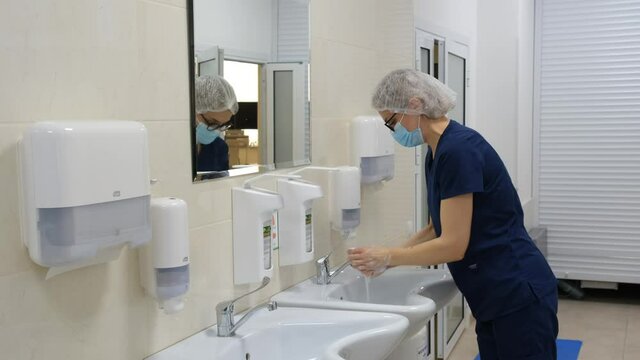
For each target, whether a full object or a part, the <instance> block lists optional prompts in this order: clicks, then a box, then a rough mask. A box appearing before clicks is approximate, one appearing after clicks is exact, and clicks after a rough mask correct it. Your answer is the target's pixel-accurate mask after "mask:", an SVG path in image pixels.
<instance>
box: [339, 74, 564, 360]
mask: <svg viewBox="0 0 640 360" xmlns="http://www.w3.org/2000/svg"><path fill="white" fill-rule="evenodd" d="M372 103H373V107H374V108H375V109H376V110H378V112H379V113H380V116H382V119H383V120H384V121H385V125H386V126H387V127H388V128H389V129H390V131H391V132H392V133H391V134H392V135H393V137H394V139H395V140H396V141H397V142H398V143H400V144H401V145H403V146H406V147H415V146H419V145H422V144H423V143H425V142H426V143H427V144H428V146H429V151H428V153H427V157H426V161H425V174H426V179H427V195H428V199H427V201H428V205H429V214H430V219H429V225H428V226H427V227H426V228H424V229H422V230H421V231H419V232H418V233H416V234H415V235H414V236H412V237H411V238H410V239H409V240H408V241H407V243H406V244H404V246H402V247H397V248H386V247H361V248H355V249H350V250H349V260H350V261H351V264H352V266H354V267H356V268H357V269H359V270H360V271H362V272H363V273H364V274H365V275H367V276H377V275H379V274H380V273H382V272H383V271H384V270H385V269H386V268H387V267H390V266H398V265H421V266H425V265H436V264H441V263H447V264H448V266H449V270H450V271H451V274H452V276H453V279H454V281H455V283H456V285H457V286H458V288H459V289H460V291H461V292H462V294H463V295H464V296H465V298H466V299H467V302H468V303H469V306H470V308H471V311H472V312H473V315H474V316H475V318H476V320H477V322H476V334H477V340H478V347H479V349H480V356H481V358H482V360H493V359H500V360H519V359H523V360H524V359H527V360H534V359H535V360H538V359H540V360H542V359H545V360H546V359H556V342H555V340H556V337H557V334H558V320H557V316H556V313H557V306H558V297H557V284H556V278H555V276H554V274H553V272H552V271H551V268H550V267H549V265H548V263H547V261H546V260H545V258H544V256H543V255H542V253H541V252H540V251H539V250H538V248H537V247H536V246H535V245H534V243H533V242H532V240H531V238H530V237H529V235H528V234H527V231H526V229H525V227H524V220H523V211H522V206H521V204H520V199H519V198H518V194H517V192H516V189H515V188H514V186H513V183H512V182H511V179H510V177H509V174H508V172H507V169H506V168H505V166H504V164H503V162H502V160H501V159H500V157H499V156H498V154H497V153H496V151H495V150H494V149H493V148H492V147H491V145H490V144H489V143H488V142H487V141H486V140H485V139H484V138H483V137H482V136H481V135H480V134H479V133H478V132H476V131H474V130H472V129H470V128H467V127H464V126H462V125H460V124H458V123H457V122H455V121H453V120H450V119H449V118H448V117H447V115H446V114H447V112H449V111H450V110H451V109H452V108H453V107H454V106H455V93H454V92H453V91H452V90H451V89H449V88H448V87H447V86H445V85H444V84H442V83H441V82H439V81H438V80H437V79H435V78H433V77H432V76H429V75H427V74H424V73H422V72H418V71H415V70H409V69H406V70H396V71H393V72H391V73H389V74H388V75H386V76H385V77H384V78H383V79H382V81H381V82H380V83H379V84H378V86H377V88H376V90H375V93H374V96H373V100H372Z"/></svg>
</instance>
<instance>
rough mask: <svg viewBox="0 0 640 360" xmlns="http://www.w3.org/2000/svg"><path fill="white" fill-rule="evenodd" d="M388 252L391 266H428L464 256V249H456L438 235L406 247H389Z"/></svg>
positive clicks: (456, 259)
mask: <svg viewBox="0 0 640 360" xmlns="http://www.w3.org/2000/svg"><path fill="white" fill-rule="evenodd" d="M389 253H390V259H389V260H390V263H389V265H391V266H399V265H418V266H429V265H437V264H443V263H447V262H452V261H458V260H460V259H462V257H463V256H464V249H457V248H456V246H455V245H453V246H452V243H451V242H450V241H447V240H446V239H445V238H444V237H438V238H435V239H432V240H430V241H425V242H422V243H420V244H416V245H412V246H408V247H401V248H391V249H389Z"/></svg>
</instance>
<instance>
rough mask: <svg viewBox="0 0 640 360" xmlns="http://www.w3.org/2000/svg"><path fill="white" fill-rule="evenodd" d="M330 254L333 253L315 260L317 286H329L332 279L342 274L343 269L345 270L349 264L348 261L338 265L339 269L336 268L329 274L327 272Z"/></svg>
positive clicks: (328, 271)
mask: <svg viewBox="0 0 640 360" xmlns="http://www.w3.org/2000/svg"><path fill="white" fill-rule="evenodd" d="M332 253H333V251H331V252H330V253H329V254H327V255H325V256H323V257H321V258H320V259H318V260H316V284H318V285H327V284H329V283H330V282H331V280H333V278H334V277H336V276H337V275H338V274H340V272H342V270H344V268H346V267H347V266H349V265H350V264H351V263H350V262H349V261H346V262H345V263H344V264H342V265H340V267H338V268H337V269H336V270H335V271H333V272H331V271H330V270H329V256H331V254H332Z"/></svg>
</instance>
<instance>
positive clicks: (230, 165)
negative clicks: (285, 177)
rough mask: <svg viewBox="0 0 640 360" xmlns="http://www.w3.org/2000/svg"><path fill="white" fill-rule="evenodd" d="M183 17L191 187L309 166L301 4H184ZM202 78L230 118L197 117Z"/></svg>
mask: <svg viewBox="0 0 640 360" xmlns="http://www.w3.org/2000/svg"><path fill="white" fill-rule="evenodd" d="M187 16H188V27H189V28H188V32H189V59H190V64H189V79H190V81H189V85H190V89H189V90H190V100H191V111H190V113H191V122H190V125H189V126H190V134H191V154H192V162H191V163H192V179H193V180H194V182H195V181H202V180H208V179H216V178H225V177H229V176H236V175H245V174H250V173H257V172H261V171H267V170H273V169H283V168H288V167H293V166H301V165H308V164H310V157H311V156H310V151H311V144H310V106H309V105H310V101H309V99H310V95H309V88H310V85H309V84H310V81H309V70H310V67H309V66H310V65H309V46H310V40H309V39H310V35H309V0H234V1H228V0H188V1H187ZM206 76H213V77H214V78H216V77H218V76H219V77H222V78H223V79H224V80H225V81H226V83H228V84H229V85H230V87H231V88H233V91H234V93H235V98H236V100H237V104H238V105H237V111H236V109H235V108H234V109H226V108H225V109H222V110H224V111H221V109H215V110H216V112H213V111H204V110H202V109H200V110H201V111H200V112H198V109H197V106H196V99H202V98H203V97H208V96H215V95H213V94H212V92H211V91H204V90H198V89H201V88H202V86H196V79H197V78H201V81H202V80H204V77H206ZM218 98H219V97H218ZM214 102H215V103H218V102H216V101H214ZM200 103H201V102H200ZM207 109H208V110H211V109H209V108H207ZM201 123H202V124H201ZM198 128H200V129H198ZM207 131H208V132H207ZM212 131H213V132H215V134H212V133H211V132H212Z"/></svg>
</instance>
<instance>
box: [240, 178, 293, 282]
mask: <svg viewBox="0 0 640 360" xmlns="http://www.w3.org/2000/svg"><path fill="white" fill-rule="evenodd" d="M231 191H232V202H233V204H232V207H233V282H234V283H235V284H247V283H252V282H260V281H262V279H263V278H264V277H265V276H266V277H269V278H271V277H272V275H273V249H272V241H273V239H272V237H271V221H272V215H273V211H274V210H277V209H280V208H281V207H282V205H283V201H282V196H280V194H278V193H275V192H271V191H268V190H263V189H258V188H251V187H234V188H233V189H232V190H231Z"/></svg>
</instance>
